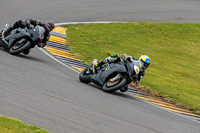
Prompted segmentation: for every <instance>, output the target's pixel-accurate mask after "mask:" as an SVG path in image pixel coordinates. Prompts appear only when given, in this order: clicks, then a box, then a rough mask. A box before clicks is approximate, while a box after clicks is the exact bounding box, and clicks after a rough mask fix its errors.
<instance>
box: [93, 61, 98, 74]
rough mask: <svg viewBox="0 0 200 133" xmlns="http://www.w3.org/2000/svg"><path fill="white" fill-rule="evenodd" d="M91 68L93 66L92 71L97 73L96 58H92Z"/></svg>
mask: <svg viewBox="0 0 200 133" xmlns="http://www.w3.org/2000/svg"><path fill="white" fill-rule="evenodd" d="M92 65H93V66H92V68H93V73H95V74H97V71H98V70H97V65H98V60H97V59H94V60H93V62H92Z"/></svg>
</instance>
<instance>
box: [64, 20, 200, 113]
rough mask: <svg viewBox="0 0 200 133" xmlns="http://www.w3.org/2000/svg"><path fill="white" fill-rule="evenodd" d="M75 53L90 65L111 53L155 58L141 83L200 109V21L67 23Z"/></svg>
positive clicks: (70, 43) (70, 41)
mask: <svg viewBox="0 0 200 133" xmlns="http://www.w3.org/2000/svg"><path fill="white" fill-rule="evenodd" d="M67 28H68V30H67V43H68V45H69V49H70V50H71V51H72V53H73V54H74V55H75V56H76V57H77V58H79V59H81V60H82V61H84V62H85V63H87V64H91V62H92V60H93V59H94V58H97V59H99V60H102V59H104V58H106V57H107V56H108V55H109V53H117V54H119V55H122V54H124V53H126V54H128V55H132V56H134V57H137V58H139V56H140V55H142V54H145V55H148V56H149V57H150V58H151V65H150V67H149V68H148V69H147V71H146V75H145V77H144V79H143V80H142V81H141V83H140V84H141V85H144V86H146V87H148V88H149V89H151V90H153V91H156V92H157V93H158V94H159V96H167V97H170V98H172V99H173V100H174V101H175V102H176V103H177V104H181V105H184V106H187V107H189V108H191V109H194V110H196V111H200V87H199V86H200V67H199V66H200V54H199V51H200V24H182V23H146V22H141V23H111V24H85V25H70V26H67Z"/></svg>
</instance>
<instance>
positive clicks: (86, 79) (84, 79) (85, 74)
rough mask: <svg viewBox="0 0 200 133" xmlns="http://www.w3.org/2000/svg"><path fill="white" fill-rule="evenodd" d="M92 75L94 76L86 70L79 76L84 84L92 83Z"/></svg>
mask: <svg viewBox="0 0 200 133" xmlns="http://www.w3.org/2000/svg"><path fill="white" fill-rule="evenodd" d="M90 74H92V71H91V70H90V69H89V68H86V69H84V70H83V71H82V72H81V73H80V74H79V80H80V81H81V82H83V83H90V82H91V80H90Z"/></svg>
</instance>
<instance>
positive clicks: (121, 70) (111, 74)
mask: <svg viewBox="0 0 200 133" xmlns="http://www.w3.org/2000/svg"><path fill="white" fill-rule="evenodd" d="M93 69H94V68H93V65H92V66H90V67H88V68H86V69H85V70H83V71H82V72H81V73H80V75H79V79H80V81H81V82H83V83H90V82H93V83H94V84H96V85H97V86H100V87H101V88H102V89H103V91H105V92H108V93H110V92H115V91H117V90H120V91H122V92H125V91H127V90H125V91H124V90H123V89H122V87H124V86H125V85H126V84H129V83H131V82H132V81H135V80H134V79H135V78H136V77H137V74H138V73H139V68H138V67H137V66H136V65H134V64H132V63H130V62H124V61H121V62H120V63H111V64H109V63H108V64H105V65H104V66H102V68H99V69H98V72H97V73H94V72H93Z"/></svg>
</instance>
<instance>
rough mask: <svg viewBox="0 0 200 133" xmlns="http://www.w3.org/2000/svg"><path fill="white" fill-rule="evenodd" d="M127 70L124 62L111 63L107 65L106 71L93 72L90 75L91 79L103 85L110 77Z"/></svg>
mask: <svg viewBox="0 0 200 133" xmlns="http://www.w3.org/2000/svg"><path fill="white" fill-rule="evenodd" d="M126 72H127V70H126V68H125V66H124V65H123V64H122V63H120V64H118V63H111V64H110V65H108V66H106V69H105V70H104V71H100V72H99V73H97V74H92V75H91V76H90V79H91V81H92V82H93V83H95V84H96V85H98V86H103V85H104V83H105V82H106V81H107V80H108V78H109V77H111V76H113V75H116V74H118V73H126Z"/></svg>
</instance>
